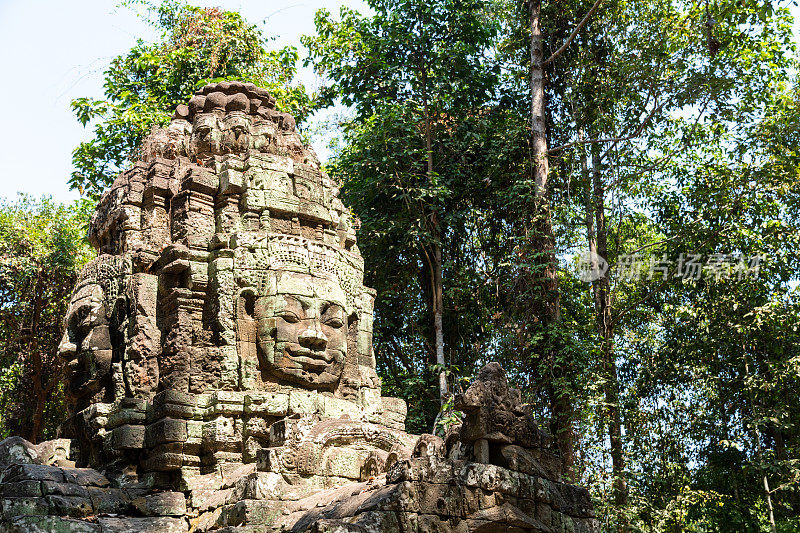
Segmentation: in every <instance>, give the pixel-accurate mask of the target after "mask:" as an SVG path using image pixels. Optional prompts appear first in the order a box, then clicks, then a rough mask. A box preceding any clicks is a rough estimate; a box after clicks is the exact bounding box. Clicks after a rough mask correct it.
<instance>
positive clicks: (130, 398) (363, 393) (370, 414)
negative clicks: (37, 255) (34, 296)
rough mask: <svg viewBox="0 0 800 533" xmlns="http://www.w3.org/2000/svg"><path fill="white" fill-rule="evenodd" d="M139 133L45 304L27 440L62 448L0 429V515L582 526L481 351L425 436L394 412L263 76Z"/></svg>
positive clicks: (135, 526) (32, 523)
mask: <svg viewBox="0 0 800 533" xmlns="http://www.w3.org/2000/svg"><path fill="white" fill-rule="evenodd" d="M140 154H141V157H140V160H139V161H138V162H136V163H135V164H134V165H133V168H131V169H130V170H127V171H125V172H123V173H122V174H120V176H119V177H118V178H117V180H116V181H115V183H114V184H113V186H112V187H111V188H110V189H109V190H108V191H107V192H106V193H105V194H104V195H103V197H102V198H101V200H100V202H99V205H98V207H97V211H96V213H95V215H94V216H93V218H92V222H91V228H90V234H89V237H90V240H91V241H92V243H93V244H94V246H95V247H96V248H97V250H98V252H99V253H100V255H99V256H98V258H97V259H96V260H94V261H92V262H91V263H89V264H88V265H87V266H86V267H85V269H84V270H83V272H82V273H81V276H80V279H79V281H78V283H77V285H76V288H75V291H74V294H73V296H72V299H71V301H70V306H69V310H68V314H67V317H66V320H65V333H64V339H63V341H62V343H61V346H60V347H59V355H60V356H61V357H62V358H63V359H64V360H65V361H66V362H67V365H66V366H67V390H68V400H69V403H70V406H69V415H70V416H69V419H68V420H67V421H66V422H65V423H64V424H63V426H62V436H63V437H64V438H63V439H61V440H59V441H58V443H57V444H58V445H56V444H53V445H52V446H49V445H48V446H49V447H48V446H45V447H44V448H41V449H42V450H50V449H58V450H67V451H65V452H59V453H60V455H58V457H59V458H58V459H57V460H56V459H46V460H45V459H41V457H43V456H44V455H47V456H48V457H50V456H53V457H55V456H56V454H54V453H50V452H47V453H44V452H41V453H40V452H37V451H36V449H34V448H33V447H31V446H32V445H29V444H25V443H20V442H16V441H15V442H7V444H6V446H5V448H3V446H2V445H0V449H5V450H7V453H5V454H3V457H5V458H7V459H3V461H5V462H4V463H2V464H0V468H3V470H2V472H1V473H0V496H1V497H2V499H1V500H0V504H1V505H2V510H3V513H2V517H1V518H0V531H55V530H58V531H81V532H85V531H91V532H104V533H105V532H113V531H119V532H122V531H166V532H171V531H176V532H178V531H180V532H184V531H187V530H189V529H191V531H198V532H203V531H217V530H219V531H360V532H363V531H382V532H400V531H420V532H422V531H426V532H427V531H490V532H493V531H564V530H570V531H593V530H594V528H595V523H594V521H593V518H592V516H593V515H592V510H591V502H590V501H589V500H588V493H586V491H584V490H583V489H579V488H576V487H572V486H570V485H567V484H564V483H563V482H562V480H561V477H560V476H561V473H560V461H559V459H558V457H557V455H556V452H555V449H556V448H555V447H554V446H553V445H552V443H551V440H552V439H551V438H550V437H549V436H547V435H546V434H545V433H543V432H542V431H540V430H539V429H538V427H537V425H536V423H535V421H534V420H533V417H532V416H531V415H530V413H529V412H528V411H527V410H526V409H525V407H524V406H523V405H522V404H521V397H520V394H519V391H516V390H514V389H510V388H509V387H508V384H507V382H506V379H505V375H504V373H503V371H502V369H501V368H500V367H499V366H497V365H490V366H489V367H487V368H486V369H484V371H482V372H481V374H480V375H479V376H478V379H477V381H476V383H475V384H474V385H473V386H472V387H471V388H470V389H469V390H468V391H467V392H466V393H465V394H464V395H463V396H461V397H459V398H458V406H459V408H461V409H462V410H463V411H464V412H465V414H466V416H465V420H464V423H463V425H462V426H461V427H460V428H456V429H451V431H450V433H449V434H448V435H447V438H446V439H444V440H443V439H441V438H439V437H434V436H432V435H424V436H422V437H419V436H414V435H409V434H407V433H406V432H405V431H404V430H405V415H406V406H405V403H404V402H403V401H402V400H399V399H396V398H387V397H383V396H382V395H381V383H380V379H379V378H378V376H377V374H376V371H375V358H374V354H373V350H372V321H373V305H374V301H375V293H374V291H372V290H371V289H369V288H367V287H365V286H364V284H363V273H364V265H363V260H362V258H361V255H360V252H359V250H358V246H357V239H356V231H357V229H358V221H357V220H355V219H354V218H353V217H352V215H351V214H350V212H349V211H348V210H347V209H346V208H345V206H344V205H343V204H342V202H341V201H340V199H339V198H338V194H339V190H338V186H337V184H336V183H335V182H334V181H333V180H331V179H330V178H329V177H328V176H327V175H326V174H325V173H324V172H323V171H322V170H321V169H320V166H319V162H318V160H317V158H316V156H315V155H314V153H313V152H312V151H311V150H310V148H308V147H307V146H304V144H303V142H302V139H301V137H300V136H299V134H298V132H297V131H296V129H295V123H294V119H293V118H292V117H291V116H290V115H288V114H286V113H282V112H279V111H277V110H276V109H275V99H274V98H273V97H271V96H270V95H269V94H268V93H267V92H266V91H265V90H263V89H260V88H257V87H255V86H253V85H252V84H242V83H236V82H222V83H219V84H213V85H208V86H206V87H204V88H203V89H201V90H200V91H198V93H197V94H196V95H195V96H194V97H193V98H192V99H191V100H190V101H189V102H188V104H187V105H180V106H178V108H177V109H176V111H175V115H174V117H173V120H172V122H171V124H170V125H169V126H168V127H167V128H164V129H162V130H159V131H155V132H153V134H152V135H151V136H150V137H148V139H147V140H146V141H145V143H144V145H143V146H142V148H141V150H140ZM65 443H68V445H65ZM67 455H68V457H67ZM0 459H2V458H0ZM70 461H72V462H74V463H72V462H70ZM89 517H97V518H96V519H90V518H89Z"/></svg>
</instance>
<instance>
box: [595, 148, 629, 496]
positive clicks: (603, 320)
mask: <svg viewBox="0 0 800 533" xmlns="http://www.w3.org/2000/svg"><path fill="white" fill-rule="evenodd" d="M592 176H593V179H592V185H593V195H592V204H593V205H592V208H593V210H594V215H595V224H596V229H595V232H596V235H597V255H598V257H600V258H601V259H602V260H605V261H606V264H608V232H607V228H606V215H605V186H604V185H603V177H602V168H601V162H600V152H599V149H598V147H597V145H595V146H594V147H593V149H592ZM598 273H599V278H598V279H597V280H596V281H595V282H594V283H593V288H594V296H595V312H596V315H595V320H596V323H597V331H598V333H599V334H600V354H601V356H600V359H601V362H602V365H603V373H604V376H603V378H604V382H605V386H604V388H605V391H604V392H605V400H606V409H607V414H608V436H609V440H610V441H611V467H612V470H613V474H614V482H613V491H614V503H615V504H617V505H625V503H626V502H627V501H628V490H627V483H626V481H625V456H624V454H623V447H622V417H621V414H620V406H619V380H618V378H617V364H616V360H615V356H614V320H613V317H612V314H611V270H610V269H605V271H603V270H599V272H598Z"/></svg>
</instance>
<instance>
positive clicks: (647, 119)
mask: <svg viewBox="0 0 800 533" xmlns="http://www.w3.org/2000/svg"><path fill="white" fill-rule="evenodd" d="M665 103H666V102H665ZM662 107H664V104H663V103H662V104H660V105H657V106H654V107H653V109H652V110H651V111H650V113H648V114H647V117H645V119H644V121H642V123H641V124H639V126H638V127H637V128H636V131H634V132H633V133H632V134H630V135H626V136H625V137H609V138H605V139H578V140H577V141H572V142H571V143H567V144H562V145H561V146H556V147H555V148H551V149H550V150H548V151H547V153H548V154H554V153H556V152H560V151H562V150H567V149H569V148H572V147H573V146H575V145H578V144H600V143H613V144H612V146H610V147H609V148H608V150H606V151H605V152H604V153H603V155H602V156H601V157H600V159H601V161H602V160H603V159H605V157H606V156H607V155H608V152H609V150H611V149H612V148H613V147H614V146H616V145H617V144H619V143H621V142H624V141H630V140H632V139H635V138H637V137H638V136H639V135H641V133H642V130H644V128H645V126H647V124H648V123H649V122H650V120H651V119H652V118H653V115H655V114H656V112H658V110H660V109H661V108H662Z"/></svg>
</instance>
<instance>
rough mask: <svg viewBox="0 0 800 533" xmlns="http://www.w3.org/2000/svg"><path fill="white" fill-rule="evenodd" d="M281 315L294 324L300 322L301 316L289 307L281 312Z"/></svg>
mask: <svg viewBox="0 0 800 533" xmlns="http://www.w3.org/2000/svg"><path fill="white" fill-rule="evenodd" d="M280 317H281V318H282V319H284V320H285V321H286V322H290V323H292V324H294V323H295V322H300V317H299V316H297V314H295V313H294V312H292V311H289V310H288V309H287V310H285V311H283V312H282V313H281V314H280Z"/></svg>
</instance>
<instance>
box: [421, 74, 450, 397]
mask: <svg viewBox="0 0 800 533" xmlns="http://www.w3.org/2000/svg"><path fill="white" fill-rule="evenodd" d="M422 86H423V95H424V96H423V100H422V109H423V112H424V115H425V152H426V156H427V157H426V159H427V166H428V168H427V177H428V183H430V182H431V181H432V180H433V168H434V166H433V132H432V131H431V114H430V108H429V106H428V95H427V73H426V71H425V69H424V68H423V69H422ZM429 219H430V228H431V235H432V237H433V241H434V242H433V257H431V262H430V264H431V270H432V272H431V282H432V283H431V293H432V302H431V303H432V305H431V309H432V311H433V342H434V348H435V352H436V364H437V365H439V367H440V368H441V371H440V372H439V400H440V402H441V405H442V406H444V404H445V402H446V401H447V398H448V396H449V393H448V386H447V372H446V371H445V360H444V326H443V319H442V317H443V313H444V286H443V280H442V244H441V239H442V233H441V224H440V223H439V217H438V215H437V214H436V212H435V211H434V212H432V213H431V214H430V216H429Z"/></svg>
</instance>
